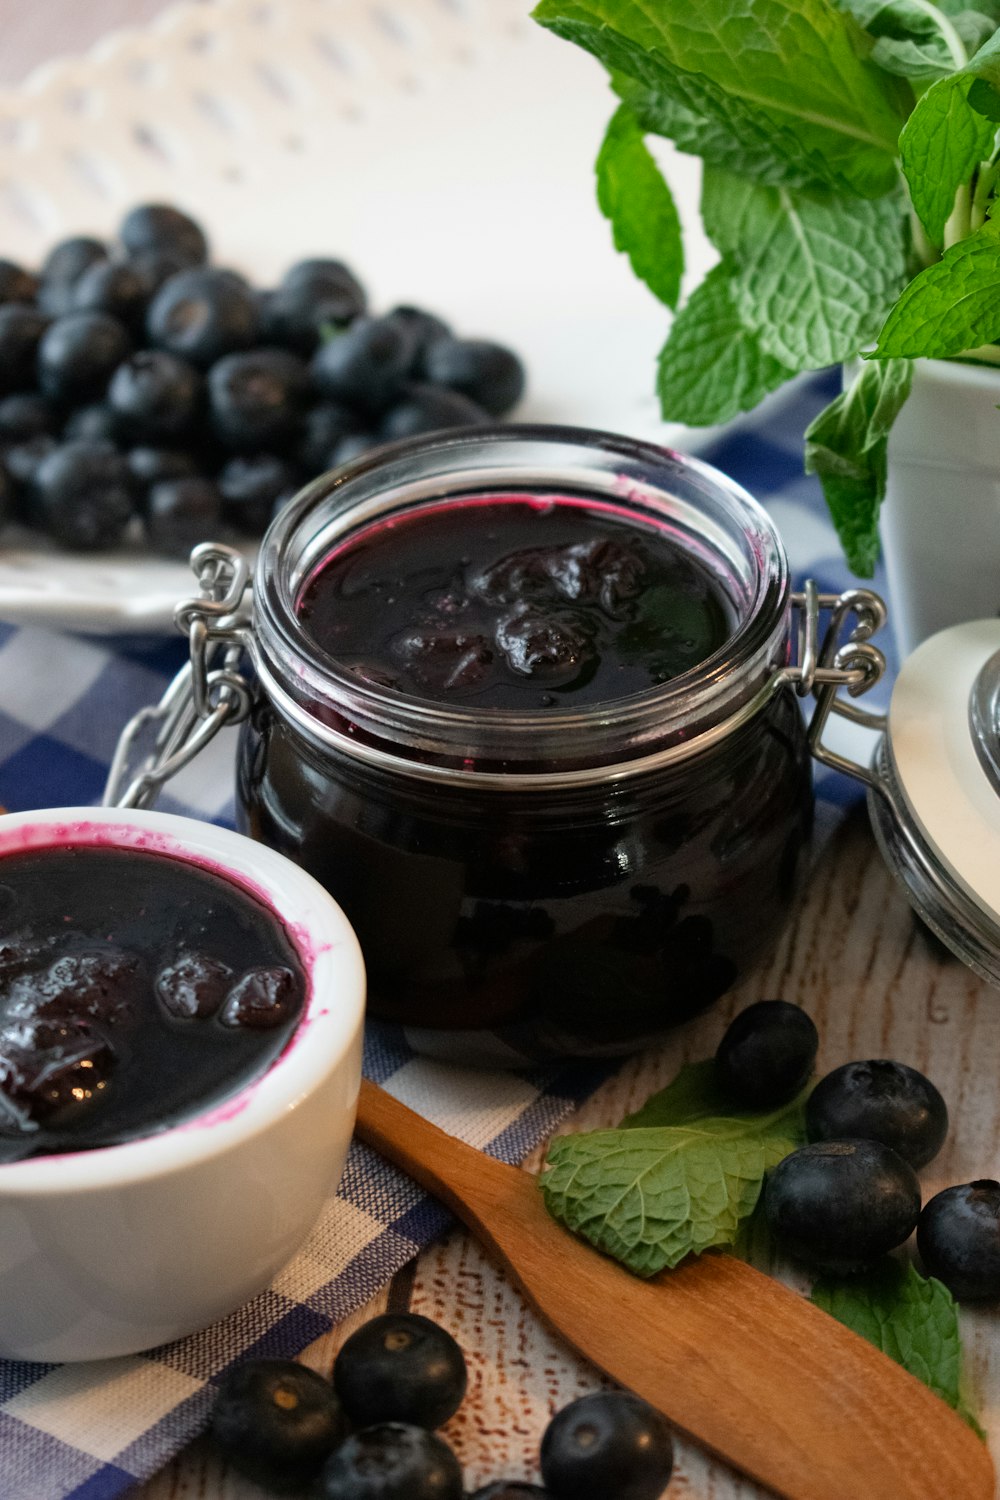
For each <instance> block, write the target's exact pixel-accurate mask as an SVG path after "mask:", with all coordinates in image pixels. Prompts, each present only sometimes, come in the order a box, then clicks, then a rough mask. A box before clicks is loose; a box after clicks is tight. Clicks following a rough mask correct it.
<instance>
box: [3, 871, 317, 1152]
mask: <svg viewBox="0 0 1000 1500" xmlns="http://www.w3.org/2000/svg"><path fill="white" fill-rule="evenodd" d="M305 994H306V979H305V975H304V973H303V971H302V967H301V964H300V961H299V958H298V955H297V953H296V951H295V949H294V948H293V946H292V943H291V941H290V939H289V937H288V934H287V932H286V931H285V928H284V926H283V925H282V923H281V921H280V920H279V918H278V917H277V916H276V915H275V913H274V912H272V911H271V910H269V909H268V908H267V907H266V906H265V905H264V904H263V903H262V902H261V901H259V900H258V899H257V898H256V897H255V896H253V895H251V894H250V893H249V892H248V891H245V890H243V889H242V888H240V887H238V886H237V885H235V884H234V883H232V882H230V881H227V880H224V879H222V878H221V877H220V876H218V875H215V874H213V873H212V872H211V871H208V870H205V869H202V868H200V867H199V866H197V865H194V864H191V863H188V862H186V861H183V860H180V859H175V858H172V857H170V856H167V855H161V854H147V853H144V852H140V851H136V850H131V849H129V850H123V849H114V848H107V847H95V846H90V845H76V846H74V845H67V846H64V847H59V848H47V849H35V850H31V851H26V852H23V853H22V852H18V853H10V854H6V855H3V856H2V857H0V1162H9V1161H16V1160H19V1159H21V1158H23V1157H27V1156H40V1155H47V1154H50V1153H53V1152H61V1151H79V1150H82V1149H85V1148H90V1147H95V1146H104V1145H113V1144H117V1143H119V1142H122V1141H127V1140H132V1139H134V1138H136V1137H140V1136H144V1135H150V1134H153V1133H155V1132H157V1131H160V1130H163V1129H166V1128H167V1127H168V1126H171V1125H174V1124H177V1123H178V1122H179V1121H182V1120H183V1119H185V1118H186V1117H189V1116H192V1115H195V1114H198V1113H201V1112H202V1111H203V1110H205V1109H207V1108H209V1107H211V1106H212V1105H213V1104H216V1103H219V1102H221V1101H222V1100H223V1099H225V1098H226V1097H227V1096H229V1095H231V1094H233V1093H235V1092H237V1091H238V1090H239V1089H240V1088H242V1087H243V1086H244V1085H245V1084H247V1083H249V1082H250V1081H251V1080H252V1079H254V1078H255V1077H257V1076H258V1075H260V1074H262V1073H263V1072H264V1071H265V1070H266V1068H267V1067H268V1065H269V1063H271V1062H272V1060H273V1059H274V1058H276V1057H277V1056H278V1054H279V1053H280V1052H281V1051H282V1049H283V1048H284V1046H285V1044H286V1042H287V1041H288V1038H289V1036H290V1034H291V1032H292V1030H293V1029H294V1027H295V1024H296V1020H297V1019H298V1016H299V1014H300V1011H301V1009H302V1005H303V1003H304V1000H305Z"/></svg>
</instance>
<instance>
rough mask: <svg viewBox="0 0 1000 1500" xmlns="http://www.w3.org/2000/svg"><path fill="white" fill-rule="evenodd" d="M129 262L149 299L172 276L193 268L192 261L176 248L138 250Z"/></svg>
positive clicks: (130, 257)
mask: <svg viewBox="0 0 1000 1500" xmlns="http://www.w3.org/2000/svg"><path fill="white" fill-rule="evenodd" d="M128 263H129V265H130V266H131V267H132V270H133V271H134V272H135V274H136V275H137V276H138V277H139V279H140V281H141V282H142V284H143V287H144V288H145V293H146V300H147V301H149V300H150V299H151V298H152V296H153V294H154V292H158V291H159V290H160V287H161V286H162V285H163V283H164V282H165V281H169V280H170V277H171V276H176V275H177V273H178V272H179V271H190V270H191V262H190V261H189V260H186V259H185V257H184V256H183V255H180V254H178V252H177V251H176V250H137V251H136V253H135V254H134V255H130V256H129V259H128Z"/></svg>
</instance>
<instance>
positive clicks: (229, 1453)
mask: <svg viewBox="0 0 1000 1500" xmlns="http://www.w3.org/2000/svg"><path fill="white" fill-rule="evenodd" d="M467 1378H468V1377H467V1372H466V1367H465V1359H464V1357H463V1355H462V1351H461V1349H460V1348H459V1346H458V1344H457V1343H456V1342H455V1340H454V1339H453V1338H452V1336H451V1334H449V1333H447V1332H446V1331H445V1329H443V1328H441V1327H440V1326H439V1325H438V1324H437V1323H433V1322H432V1321H431V1320H430V1319H429V1318H423V1317H420V1316H419V1315H418V1314H416V1313H385V1314H383V1315H382V1316H381V1317H378V1318H373V1319H372V1320H371V1322H369V1323H366V1324H364V1326H363V1327H361V1328H359V1329H358V1330H357V1332H355V1333H353V1334H352V1335H351V1337H350V1338H349V1339H347V1341H346V1342H345V1343H344V1345H343V1347H342V1348H341V1350H340V1352H339V1354H338V1355H337V1358H336V1361H335V1363H334V1367H333V1379H332V1381H330V1380H325V1379H324V1378H323V1376H321V1375H318V1374H316V1373H315V1371H313V1370H309V1369H307V1368H306V1367H305V1366H303V1365H300V1364H296V1363H295V1362H294V1361H291V1360H283V1359H252V1360H246V1361H244V1362H243V1363H242V1364H239V1365H236V1366H234V1367H233V1369H232V1370H230V1371H229V1373H228V1374H227V1375H226V1376H225V1377H224V1379H223V1381H222V1383H221V1384H220V1387H219V1391H218V1395H217V1398H216V1402H215V1407H214V1410H213V1414H212V1429H211V1430H212V1436H213V1438H214V1440H215V1443H216V1445H217V1446H218V1447H219V1448H220V1449H221V1451H222V1452H223V1453H224V1454H225V1456H226V1457H227V1459H228V1460H229V1461H230V1462H231V1463H232V1465H233V1467H234V1468H236V1469H238V1470H239V1471H240V1472H241V1473H243V1474H246V1475H247V1476H248V1477H249V1478H251V1479H254V1480H256V1481H257V1483H258V1484H262V1485H264V1486H266V1487H267V1488H269V1489H271V1490H275V1491H278V1492H279V1493H287V1492H293V1491H301V1490H304V1489H306V1488H307V1487H308V1489H309V1491H310V1493H312V1494H314V1495H317V1496H320V1497H322V1500H464V1497H465V1489H464V1486H463V1481H462V1470H461V1466H460V1464H459V1462H458V1459H457V1458H456V1457H455V1454H454V1452H453V1451H452V1449H451V1448H450V1447H449V1446H448V1444H447V1443H446V1442H445V1441H444V1439H443V1438H441V1437H439V1436H438V1435H437V1433H436V1432H435V1431H434V1429H435V1428H437V1427H440V1426H441V1424H442V1423H444V1422H447V1421H448V1419H449V1417H452V1416H454V1414H455V1412H456V1411H457V1410H458V1408H459V1406H460V1405H461V1402H462V1398H463V1396H464V1395H465V1389H466V1384H467ZM672 1470H673V1444H672V1442H671V1438H670V1431H669V1428H668V1425H667V1422H666V1420H665V1419H664V1418H663V1417H662V1416H661V1415H660V1413H659V1412H658V1411H655V1410H654V1409H653V1407H651V1406H649V1405H647V1403H646V1402H645V1401H641V1400H640V1399H639V1397H638V1396H633V1395H630V1394H629V1393H628V1392H625V1391H599V1392H596V1393H594V1394H593V1395H589V1396H583V1397H581V1398H580V1399H579V1400H577V1401H573V1402H571V1403H570V1405H569V1406H566V1407H564V1408H563V1409H562V1411H560V1412H557V1413H556V1415H555V1416H554V1417H553V1418H552V1421H551V1422H550V1423H549V1425H548V1427H547V1428H546V1429H545V1433H544V1435H543V1437H542V1443H541V1471H542V1480H543V1485H542V1486H540V1485H537V1484H526V1483H523V1482H522V1481H520V1480H505V1479H501V1480H495V1481H494V1482H493V1483H491V1484H487V1485H484V1486H483V1487H482V1488H481V1489H478V1490H476V1491H475V1493H474V1494H472V1495H470V1496H469V1497H468V1500H546V1497H549V1500H658V1497H659V1496H660V1495H661V1494H662V1492H663V1490H664V1489H665V1488H666V1486H667V1484H668V1483H669V1480H670V1475H671V1472H672Z"/></svg>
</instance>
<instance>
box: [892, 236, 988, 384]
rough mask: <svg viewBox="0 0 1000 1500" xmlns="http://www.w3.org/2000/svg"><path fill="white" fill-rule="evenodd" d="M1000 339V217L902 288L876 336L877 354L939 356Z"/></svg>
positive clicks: (960, 243) (974, 347)
mask: <svg viewBox="0 0 1000 1500" xmlns="http://www.w3.org/2000/svg"><path fill="white" fill-rule="evenodd" d="M997 339H1000V219H988V220H987V221H986V223H985V224H984V225H983V226H982V228H981V229H979V230H977V231H976V233H975V234H972V235H969V236H968V238H966V239H964V240H959V241H958V243H957V244H955V245H952V247H951V249H950V250H946V251H945V253H944V255H943V256H942V258H941V259H940V260H939V261H935V263H934V265H932V266H928V267H927V269H926V270H924V271H921V272H920V274H919V276H915V277H914V278H913V280H912V281H911V282H910V283H909V285H908V286H907V287H906V289H905V291H904V292H903V295H902V296H901V297H900V299H899V301H898V302H897V303H896V305H895V307H894V308H893V309H892V312H891V313H890V314H889V316H888V318H887V319H886V322H885V326H884V327H883V329H882V332H881V333H880V334H879V339H878V347H877V348H876V350H875V353H876V355H877V356H878V357H879V358H880V359H881V358H886V357H889V358H910V357H916V356H922V357H925V358H927V359H935V358H937V359H943V358H946V357H947V356H948V355H951V354H962V353H964V352H965V351H966V350H968V349H977V348H979V347H980V346H981V345H983V344H992V343H993V342H994V341H995V340H997Z"/></svg>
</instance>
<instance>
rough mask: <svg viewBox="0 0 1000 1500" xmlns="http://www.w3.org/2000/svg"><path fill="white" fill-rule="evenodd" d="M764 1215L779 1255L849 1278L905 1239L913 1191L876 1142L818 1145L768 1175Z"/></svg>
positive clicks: (898, 1161) (910, 1174)
mask: <svg viewBox="0 0 1000 1500" xmlns="http://www.w3.org/2000/svg"><path fill="white" fill-rule="evenodd" d="M764 1210H765V1214H766V1216H767V1222H768V1226H769V1227H770V1230H771V1233H772V1234H773V1235H774V1237H775V1239H776V1240H777V1242H778V1245H779V1247H780V1248H781V1249H782V1250H783V1251H784V1252H785V1253H786V1254H787V1255H790V1256H792V1257H793V1258H794V1259H796V1260H801V1261H802V1262H803V1263H804V1264H805V1265H807V1266H811V1267H812V1268H813V1269H814V1270H816V1271H826V1272H829V1273H830V1274H831V1275H834V1276H837V1275H850V1274H851V1273H852V1272H855V1271H860V1270H863V1269H864V1267H865V1266H869V1265H871V1264H873V1262H875V1261H876V1260H878V1258H879V1257H880V1256H881V1255H884V1254H885V1253H886V1252H887V1251H889V1250H894V1249H895V1248H896V1246H897V1245H901V1244H902V1243H903V1242H904V1240H907V1239H909V1237H910V1235H911V1234H912V1233H913V1230H914V1228H915V1226H916V1223H917V1218H918V1215H919V1213H920V1184H919V1182H918V1181H917V1176H916V1173H915V1172H914V1170H913V1168H912V1167H911V1166H910V1164H909V1162H906V1161H904V1160H903V1158H902V1157H901V1156H898V1155H897V1154H896V1152H895V1151H893V1150H891V1148H890V1147H888V1146H883V1145H882V1143H881V1142H880V1141H863V1140H845V1141H818V1142H816V1143H815V1144H814V1145H810V1146H802V1147H800V1148H799V1150H798V1151H793V1152H792V1154H791V1155H790V1156H786V1157H785V1159H784V1161H782V1162H779V1164H778V1165H777V1166H776V1167H775V1168H774V1171H773V1172H771V1173H770V1174H769V1176H768V1178H767V1181H766V1183H765V1188H764Z"/></svg>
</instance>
